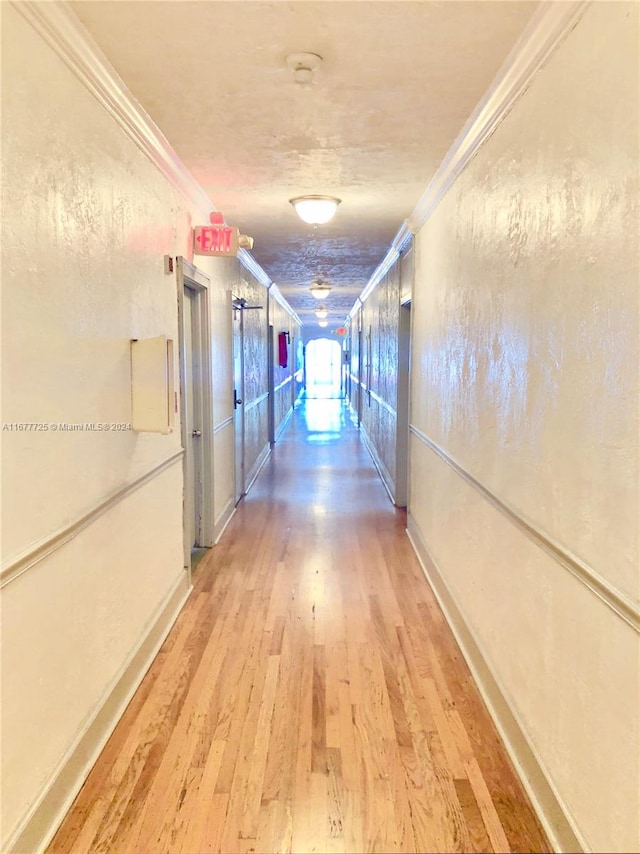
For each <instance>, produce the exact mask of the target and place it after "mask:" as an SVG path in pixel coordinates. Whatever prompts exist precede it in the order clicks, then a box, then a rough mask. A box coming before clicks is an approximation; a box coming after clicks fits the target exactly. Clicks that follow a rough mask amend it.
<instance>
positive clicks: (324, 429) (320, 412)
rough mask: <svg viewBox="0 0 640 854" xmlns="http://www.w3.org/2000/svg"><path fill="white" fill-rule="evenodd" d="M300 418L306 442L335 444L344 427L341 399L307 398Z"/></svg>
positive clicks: (343, 411) (343, 409)
mask: <svg viewBox="0 0 640 854" xmlns="http://www.w3.org/2000/svg"><path fill="white" fill-rule="evenodd" d="M302 418H303V421H304V425H305V427H306V429H307V441H308V442H314V443H320V444H326V443H327V442H337V441H338V440H339V439H340V432H341V430H342V428H343V427H344V425H345V405H344V401H343V400H342V399H341V398H324V399H314V398H311V399H309V398H307V399H306V400H305V403H304V407H303V408H302Z"/></svg>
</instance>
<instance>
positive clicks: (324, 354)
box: [305, 338, 342, 398]
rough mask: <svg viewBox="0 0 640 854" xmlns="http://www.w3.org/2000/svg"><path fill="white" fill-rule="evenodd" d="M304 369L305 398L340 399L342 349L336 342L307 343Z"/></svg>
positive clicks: (318, 340)
mask: <svg viewBox="0 0 640 854" xmlns="http://www.w3.org/2000/svg"><path fill="white" fill-rule="evenodd" d="M305 369H306V370H305V376H306V396H307V397H329V398H331V397H342V347H341V346H340V344H339V343H338V342H337V341H331V340H330V339H329V338H314V339H313V340H312V341H309V343H308V344H307V347H306V351H305Z"/></svg>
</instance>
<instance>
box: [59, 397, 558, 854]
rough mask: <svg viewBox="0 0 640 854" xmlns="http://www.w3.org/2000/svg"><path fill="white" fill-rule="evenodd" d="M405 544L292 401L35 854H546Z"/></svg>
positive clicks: (320, 417) (349, 455)
mask: <svg viewBox="0 0 640 854" xmlns="http://www.w3.org/2000/svg"><path fill="white" fill-rule="evenodd" d="M405 523H406V519H405V514H404V513H403V512H402V511H398V510H396V509H395V508H393V507H392V505H391V504H390V502H389V499H388V497H387V495H386V493H385V491H384V489H383V486H382V484H381V482H380V480H379V478H378V475H377V473H376V471H375V470H374V468H373V465H372V464H371V461H370V459H369V457H368V455H367V453H366V451H365V450H364V448H363V445H362V443H361V441H360V438H359V434H358V431H357V430H356V429H355V428H354V427H353V426H352V424H351V422H350V421H349V420H348V418H347V417H346V414H345V412H344V410H343V408H342V405H341V402H339V401H322V400H312V401H308V403H307V404H306V406H305V407H303V408H301V410H298V411H297V412H296V413H295V415H294V419H293V422H292V425H291V426H290V427H289V428H288V430H287V431H286V433H285V434H284V435H283V437H282V439H281V440H280V442H279V443H278V444H277V445H276V447H275V448H274V452H273V454H272V457H271V459H270V461H269V463H268V464H267V466H266V467H265V469H264V470H263V472H262V474H261V476H260V477H259V479H258V481H257V482H256V484H255V486H254V488H253V489H252V491H251V492H250V494H249V496H248V497H247V498H246V499H245V500H244V502H242V504H241V505H240V506H239V508H238V512H237V514H236V516H235V517H234V519H233V520H232V522H231V524H230V525H229V527H228V529H227V531H226V533H225V535H224V537H223V539H222V541H221V542H220V544H219V545H218V546H216V547H215V548H214V549H213V550H211V552H210V553H209V554H208V555H207V557H205V558H204V559H203V560H202V561H201V562H200V563H199V565H198V567H197V570H196V573H195V576H194V586H195V589H194V592H193V594H192V596H191V598H190V600H189V601H188V603H187V605H186V607H185V608H184V610H183V612H182V613H181V615H180V617H179V619H178V621H177V623H176V625H175V627H174V629H173V630H172V632H171V634H170V636H169V638H168V639H167V641H166V643H165V644H164V646H163V648H162V650H161V651H160V653H159V655H158V657H157V659H156V661H155V662H154V664H153V666H152V668H151V670H150V671H149V673H148V674H147V676H146V678H145V680H144V682H143V684H142V685H141V687H140V689H139V690H138V692H137V694H136V695H135V697H134V699H133V700H132V702H131V704H130V706H129V708H128V709H127V711H126V713H125V715H124V717H123V719H122V720H121V722H120V724H119V725H118V727H117V729H116V731H115V732H114V734H113V736H112V738H111V739H110V741H109V743H108V744H107V746H106V747H105V749H104V751H103V753H102V755H101V757H100V759H99V760H98V762H97V764H96V766H95V767H94V769H93V771H92V772H91V775H90V776H89V778H88V780H87V782H86V784H85V786H84V787H83V789H82V791H81V792H80V794H79V796H78V798H77V799H76V801H75V804H74V805H73V807H72V809H71V811H70V812H69V814H68V816H67V817H66V819H65V821H64V823H63V824H62V826H61V827H60V829H59V831H58V833H57V835H56V836H55V838H54V840H53V842H52V843H51V845H50V847H49V851H50V852H51V854H62V853H63V852H64V854H70V852H89V851H90V852H117V854H126V852H145V854H150V852H198V854H200V852H224V854H232V853H233V852H262V854H267V852H281V851H282V852H370V851H371V852H373V851H377V852H395V851H402V852H405V851H406V852H410V851H412V852H432V851H444V852H446V851H465V852H476V851H478V852H483V851H516V852H517V851H521V852H538V851H549V850H550V848H549V843H548V842H547V841H546V839H545V837H544V835H543V833H542V831H541V829H540V826H539V824H538V822H537V820H536V818H535V816H534V814H533V812H532V809H531V807H530V805H529V804H528V802H527V798H526V796H525V795H524V793H523V790H522V787H521V786H520V784H519V782H518V780H517V778H516V776H515V774H514V772H513V770H512V768H511V765H510V762H509V760H508V759H507V757H506V754H505V751H504V748H503V747H502V745H501V742H500V739H499V737H498V735H497V733H496V731H495V729H494V727H493V725H492V723H491V720H490V718H489V716H488V714H487V712H486V710H485V708H484V706H483V704H482V701H481V699H480V697H479V695H478V692H477V690H476V688H475V686H474V683H473V681H472V679H471V676H470V674H469V672H468V669H467V667H466V664H465V663H464V660H463V659H462V657H461V654H460V653H459V651H458V648H457V646H456V643H455V641H454V639H453V636H452V635H451V632H450V631H449V629H448V627H447V625H446V623H445V621H444V618H443V616H442V613H441V612H440V610H439V607H438V605H437V604H436V601H435V599H434V597H433V595H432V593H431V590H430V588H429V586H428V584H427V582H426V580H425V578H424V575H423V573H422V571H421V569H420V566H419V565H418V563H417V561H416V559H415V557H414V555H413V552H412V550H411V547H410V544H409V541H408V539H407V537H406V534H405V531H404V529H405Z"/></svg>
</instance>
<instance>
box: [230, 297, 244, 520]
mask: <svg viewBox="0 0 640 854" xmlns="http://www.w3.org/2000/svg"><path fill="white" fill-rule="evenodd" d="M237 302H238V303H239V301H236V300H235V299H234V301H233V303H232V305H233V308H232V315H233V429H234V435H235V502H236V504H237V503H238V502H239V501H240V499H241V498H242V496H243V495H244V491H245V490H244V320H243V312H242V309H241V308H239V307H238V308H236V307H235V306H236V303H237Z"/></svg>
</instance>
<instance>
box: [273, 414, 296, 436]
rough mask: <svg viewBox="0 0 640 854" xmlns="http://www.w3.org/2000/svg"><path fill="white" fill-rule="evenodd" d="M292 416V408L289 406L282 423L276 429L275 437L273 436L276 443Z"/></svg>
mask: <svg viewBox="0 0 640 854" xmlns="http://www.w3.org/2000/svg"><path fill="white" fill-rule="evenodd" d="M292 415H293V406H290V407H289V409H288V410H287V414H286V415H285V416H284V418H283V419H282V421H281V422H280V423H279V424H278V426H277V427H276V436H275V439H276V442H277V441H278V439H279V438H280V436H282V434H283V433H284V431H285V430H286V428H287V424H288V423H289V421H291V416H292Z"/></svg>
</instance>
